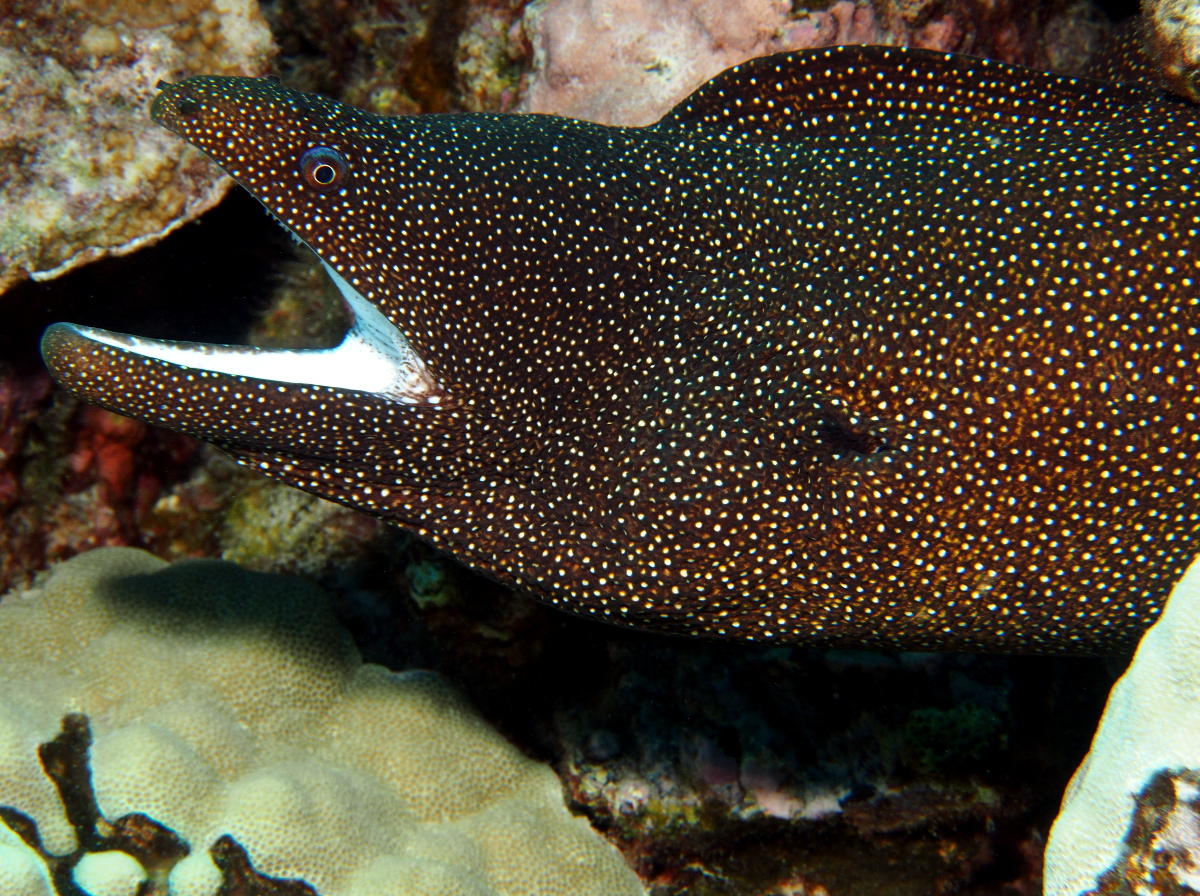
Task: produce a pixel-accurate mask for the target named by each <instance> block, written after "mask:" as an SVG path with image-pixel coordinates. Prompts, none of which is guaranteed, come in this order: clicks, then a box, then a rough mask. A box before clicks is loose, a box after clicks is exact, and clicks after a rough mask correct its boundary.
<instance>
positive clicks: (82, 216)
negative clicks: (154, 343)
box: [0, 0, 274, 292]
mask: <svg viewBox="0 0 1200 896" xmlns="http://www.w3.org/2000/svg"><path fill="white" fill-rule="evenodd" d="M273 52H274V46H273V44H272V41H271V35H270V32H269V31H268V29H267V26H266V22H265V20H264V19H263V18H262V14H261V13H260V12H259V9H258V4H257V3H255V2H252V0H219V2H217V0H146V2H135V0H123V2H117V3H110V2H103V0H51V2H44V0H17V2H15V3H7V4H5V7H4V12H3V15H2V16H0V81H2V82H3V84H4V90H3V91H0V118H3V119H4V123H5V124H4V128H3V132H2V133H0V183H3V184H4V193H3V202H2V203H0V292H3V291H4V290H5V289H7V288H8V287H10V286H12V285H13V284H15V283H17V282H19V281H21V280H23V279H25V278H26V277H31V276H32V277H34V278H37V279H48V278H51V277H55V276H58V275H59V274H62V273H64V272H66V271H68V270H70V269H71V268H73V267H76V266H78V265H80V264H83V263H85V262H88V261H91V260H94V259H96V258H100V257H102V256H105V255H119V254H124V253H126V252H131V251H133V250H135V249H137V248H139V247H141V246H144V245H147V244H148V243H151V242H153V241H155V240H157V239H159V238H160V237H162V236H163V235H164V234H166V233H168V232H170V231H171V230H173V229H174V228H176V227H178V226H179V225H181V224H183V223H185V222H186V221H189V220H192V219H193V218H195V217H196V216H198V215H199V214H201V213H202V212H204V211H205V210H206V209H209V208H211V207H212V206H213V205H215V204H216V203H217V202H218V201H219V200H220V199H221V197H223V196H224V195H225V193H226V191H227V190H228V188H229V185H230V184H229V181H228V179H227V178H226V177H224V176H223V175H222V174H221V172H220V171H219V170H218V169H216V168H214V167H213V166H212V165H211V164H210V163H209V162H208V161H207V160H206V159H205V158H204V157H203V156H202V155H201V154H200V153H197V152H196V151H195V150H194V149H192V148H191V147H188V146H186V145H184V144H181V143H180V142H179V141H178V140H174V139H171V138H169V137H166V138H164V135H163V134H162V132H161V131H160V130H158V129H156V128H153V127H151V126H149V123H148V122H147V121H146V117H145V112H144V110H145V108H146V106H147V104H148V103H149V102H150V100H151V99H152V98H153V96H154V85H155V84H156V83H157V82H158V80H159V79H161V78H176V77H180V76H183V75H186V74H188V73H190V72H195V71H210V72H214V73H217V72H219V73H222V74H227V75H257V74H262V73H263V72H264V71H265V70H266V66H267V63H268V62H269V61H270V58H271V55H272V53H273Z"/></svg>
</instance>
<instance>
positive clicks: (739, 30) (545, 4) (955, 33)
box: [520, 0, 1106, 125]
mask: <svg viewBox="0 0 1200 896" xmlns="http://www.w3.org/2000/svg"><path fill="white" fill-rule="evenodd" d="M523 26H524V29H525V31H526V33H527V34H528V35H529V40H530V41H531V43H532V47H533V53H534V56H533V64H532V71H531V73H530V76H529V78H528V81H527V84H526V89H525V93H524V96H523V98H522V100H521V104H520V108H521V109H523V110H524V111H527V112H545V113H553V114H558V115H567V116H570V117H573V118H584V119H587V120H589V121H597V122H601V123H604V124H622V125H644V124H650V123H652V122H654V121H657V120H658V119H659V118H660V117H661V116H662V115H663V113H665V112H666V111H667V110H668V109H670V108H671V107H672V106H674V105H675V104H676V103H678V102H679V101H680V100H682V99H683V98H684V97H685V96H687V95H688V94H689V93H691V92H692V91H693V90H695V89H696V88H697V87H699V86H700V85H701V84H703V83H704V82H705V81H707V80H708V79H710V78H711V77H713V76H714V75H716V74H717V73H719V72H721V71H724V70H725V69H727V68H730V67H731V66H734V65H738V64H739V63H742V62H745V61H746V60H747V59H751V58H753V57H756V56H765V55H768V54H770V53H782V52H786V51H789V50H800V49H807V48H812V47H826V46H833V45H836V44H892V45H897V46H914V47H925V48H928V49H933V50H947V51H954V52H962V53H971V54H973V55H976V56H989V57H993V58H996V59H1001V60H1003V61H1005V62H1019V63H1025V64H1029V65H1035V66H1039V67H1054V68H1056V69H1057V70H1060V71H1064V72H1067V73H1073V72H1077V71H1079V70H1080V69H1081V68H1082V67H1083V66H1084V65H1085V64H1086V62H1087V60H1088V58H1089V57H1090V55H1091V53H1092V52H1093V51H1094V49H1095V48H1096V46H1097V45H1098V44H1099V42H1100V40H1101V39H1102V38H1103V36H1104V33H1105V31H1106V23H1105V20H1104V16H1103V15H1102V14H1101V13H1100V12H1099V11H1098V10H1097V9H1096V8H1095V7H1094V6H1092V5H1090V4H1088V3H1074V4H1070V3H1064V4H1057V3H1052V4H1047V5H1045V6H1036V5H1034V4H1028V3H1024V2H1020V0H1004V2H998V3H984V2H975V0H956V2H945V3H943V2H927V0H911V2H901V0H876V2H874V3H869V2H858V0H835V2H832V3H813V4H809V5H808V6H807V7H806V6H805V5H804V4H796V3H788V2H776V0H738V2H736V3H727V2H713V0H669V2H658V0H536V2H534V3H531V4H530V6H529V7H528V9H527V10H526V13H525V17H524V21H523Z"/></svg>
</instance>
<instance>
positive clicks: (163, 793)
mask: <svg viewBox="0 0 1200 896" xmlns="http://www.w3.org/2000/svg"><path fill="white" fill-rule="evenodd" d="M66 713H84V714H86V715H87V717H88V718H89V719H90V722H91V727H92V731H93V733H94V736H95V740H94V743H93V746H92V749H91V766H92V782H93V785H94V789H95V793H96V797H97V800H98V803H99V809H100V811H101V812H102V813H103V815H104V816H105V817H106V818H108V819H117V818H119V817H121V816H125V815H127V814H128V813H134V812H138V813H143V814H145V815H147V816H149V817H150V818H152V819H154V820H155V821H157V822H159V823H161V824H163V825H166V826H167V827H169V828H171V829H172V830H173V831H175V832H176V833H177V834H178V835H179V836H180V837H182V838H183V839H184V840H185V841H186V842H187V844H188V845H189V846H190V849H191V853H190V855H188V856H187V857H186V858H184V859H182V860H181V861H179V862H178V864H175V865H174V867H173V868H171V870H170V876H169V885H170V892H171V893H172V894H173V896H202V894H203V896H212V894H215V893H216V892H217V890H218V888H219V887H220V885H221V877H220V872H219V871H218V868H217V866H216V865H215V864H214V862H213V859H212V856H211V854H210V849H211V848H212V846H213V844H214V843H216V842H217V841H218V838H221V837H223V836H224V835H232V837H233V838H234V839H235V840H236V841H237V843H239V844H241V846H243V847H244V848H245V850H246V852H247V853H248V855H249V858H250V860H251V862H252V863H253V865H254V868H255V869H256V870H257V871H258V872H260V873H262V874H266V875H270V876H273V877H279V878H295V879H300V880H303V881H305V882H307V883H309V884H311V885H312V886H313V887H314V888H315V889H316V890H317V892H318V893H320V894H321V896H342V894H344V896H367V894H371V896H391V894H395V896H401V894H404V896H417V894H430V896H432V894H438V896H451V894H454V896H460V894H461V896H501V894H503V896H510V894H511V896H517V894H530V896H532V894H538V896H553V894H559V893H562V894H568V893H569V894H572V896H575V894H578V896H586V894H596V896H620V894H637V893H641V892H642V888H641V885H640V884H639V882H638V880H637V878H636V877H635V875H634V874H633V872H632V871H630V870H629V868H628V867H627V866H626V865H625V863H624V861H623V860H622V859H621V857H620V855H619V854H618V853H617V852H616V850H615V849H614V848H613V847H612V846H610V845H609V844H608V843H606V842H605V841H603V840H602V839H601V838H600V837H599V836H598V835H596V834H595V832H593V831H592V830H591V828H590V827H589V826H588V824H587V822H586V821H584V820H583V819H579V818H574V817H572V816H571V815H570V814H569V813H568V812H567V810H566V808H565V806H564V803H563V795H562V790H561V786H560V784H559V781H558V779H557V778H556V777H555V775H554V774H553V772H552V771H551V770H550V769H549V768H548V767H547V766H545V765H542V764H540V763H537V762H534V761H532V760H530V759H527V758H525V757H524V756H522V755H521V754H520V753H519V752H518V751H517V750H516V749H515V748H513V747H512V746H511V745H510V744H509V743H508V742H507V741H505V740H504V739H503V738H502V737H501V736H500V735H499V734H498V733H497V732H496V731H495V730H494V729H492V728H491V727H490V726H489V725H488V724H487V723H486V722H485V721H484V720H483V719H482V718H481V717H480V716H479V715H477V714H476V713H475V712H474V711H473V710H472V708H471V707H470V706H468V705H467V704H466V703H465V702H464V701H463V700H462V699H461V698H460V697H459V696H458V695H457V694H456V693H455V692H454V691H453V690H452V689H451V688H450V687H449V686H447V684H445V683H444V682H443V680H442V679H440V678H439V677H438V676H436V675H433V674H430V673H425V672H408V673H403V674H395V673H392V672H389V671H388V670H386V669H384V668H382V667H379V666H374V665H365V664H363V663H362V662H361V660H360V659H359V656H358V653H357V651H356V649H355V647H354V645H353V644H352V643H351V641H350V639H349V636H348V635H347V634H346V633H345V631H344V630H342V629H341V628H340V627H339V626H338V624H337V622H336V621H335V620H334V618H333V616H332V614H331V612H330V610H329V608H328V606H327V604H326V602H325V599H324V597H323V595H322V593H321V592H320V591H319V590H317V589H316V588H314V587H313V586H310V585H308V584H306V583H304V582H301V581H299V580H296V579H290V578H286V577H282V576H275V575H266V574H262V573H253V572H248V571H246V570H243V569H241V568H240V567H237V566H235V565H232V564H228V563H223V562H219V561H185V562H182V563H178V564H175V565H171V566H168V565H167V564H166V563H164V562H162V561H160V560H157V559H155V558H154V557H152V556H150V555H149V554H147V553H145V552H142V551H139V550H134V549H131V548H105V549H101V550H96V551H92V552H90V553H87V554H83V555H80V556H79V557H76V558H75V559H73V560H71V561H69V562H67V563H64V564H62V565H61V566H59V567H57V568H56V569H55V570H54V571H53V573H52V574H51V575H50V576H49V578H48V579H47V580H46V581H45V582H44V583H43V584H42V585H41V587H39V588H35V589H33V590H30V591H26V592H22V593H13V594H10V595H8V596H6V597H5V599H4V600H3V601H0V806H7V807H11V808H14V809H16V810H18V811H19V812H22V813H24V814H25V815H28V816H29V817H31V818H32V819H33V820H34V821H36V823H37V826H38V830H39V832H40V834H41V836H42V838H43V841H44V843H45V846H46V848H47V850H48V851H49V852H51V853H59V854H61V853H65V852H69V851H71V850H72V849H73V848H75V845H76V844H75V835H74V833H73V829H72V827H71V825H70V824H69V823H68V821H67V819H66V817H65V815H64V812H63V809H62V806H61V804H60V802H59V800H58V797H57V792H56V790H55V788H54V786H53V785H52V784H51V783H50V781H49V780H48V779H47V777H46V775H45V774H44V773H43V772H42V769H41V767H40V766H39V763H38V759H37V752H36V750H37V745H38V744H40V743H45V742H47V741H49V740H50V739H52V738H53V737H54V735H55V732H56V731H57V730H58V727H59V723H60V720H61V719H62V717H63V716H64V714H66ZM3 831H4V826H3V825H0V832H3ZM5 833H7V832H5ZM6 849H7V850H12V851H13V854H14V855H16V854H17V853H19V851H20V849H21V846H20V843H19V842H14V838H12V837H7V839H5V838H3V837H0V851H3V850H6ZM26 864H28V863H26ZM22 873H23V874H25V875H26V876H27V877H29V886H32V887H36V886H37V884H36V883H35V882H34V879H35V873H34V871H24V872H22ZM83 877H84V878H86V875H83ZM80 879H81V878H80V876H79V875H77V876H76V880H77V881H79V880H80ZM29 892H35V891H34V890H30V891H29Z"/></svg>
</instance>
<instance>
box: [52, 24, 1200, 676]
mask: <svg viewBox="0 0 1200 896" xmlns="http://www.w3.org/2000/svg"><path fill="white" fill-rule="evenodd" d="M153 114H154V117H155V118H156V119H157V120H158V121H159V122H160V123H162V124H163V125H165V126H166V127H168V128H170V129H171V130H173V131H175V132H176V133H178V134H180V135H181V136H182V137H184V138H185V139H187V140H189V141H191V142H192V143H194V144H195V145H196V146H198V147H200V148H201V149H202V150H204V151H205V152H206V153H208V155H210V156H211V157H212V158H213V159H214V160H216V162H217V163H218V164H220V165H221V166H222V167H223V168H224V169H225V170H226V171H227V172H229V174H231V175H232V176H233V177H234V178H235V179H236V180H237V181H238V182H239V183H240V184H242V185H243V186H244V187H245V188H246V189H247V190H249V191H250V192H251V193H252V194H253V195H254V196H256V197H257V198H258V199H259V200H260V201H261V202H262V203H263V205H265V206H266V207H267V208H268V209H269V210H270V211H271V212H272V213H273V214H274V215H275V216H276V217H277V218H278V219H279V220H280V221H281V222H282V223H283V224H284V225H285V226H286V227H287V228H288V229H289V230H290V231H291V232H292V233H293V234H294V235H295V236H296V237H297V238H298V239H300V240H302V241H303V242H304V243H305V244H307V245H308V246H309V247H311V248H312V249H313V250H314V251H315V252H316V253H317V254H318V255H319V256H320V257H321V259H322V260H323V262H324V263H325V265H326V266H327V268H328V269H329V270H330V272H331V274H333V275H334V277H335V280H336V281H337V282H338V283H339V286H340V287H341V288H342V291H343V294H344V295H345V296H346V298H347V300H348V301H349V302H350V304H351V306H352V308H353V309H354V311H355V315H356V323H355V326H354V328H353V329H352V330H351V332H350V333H349V334H348V335H347V337H346V340H345V341H344V342H343V344H342V345H341V346H339V348H338V349H336V350H329V351H325V352H285V351H274V352H271V351H257V350H249V349H238V348H229V347H219V346H203V345H184V344H176V343H161V342H156V341H154V340H148V339H140V338H137V337H132V336H125V335H122V334H115V333H109V332H106V331H99V330H94V329H88V328H83V327H76V326H72V325H67V324H60V325H55V327H53V328H51V329H50V330H49V331H48V332H47V334H46V336H45V339H44V343H43V348H44V356H45V358H46V361H47V363H48V364H49V366H50V368H51V370H52V371H53V373H54V375H55V376H56V377H57V378H58V380H59V382H60V383H62V384H63V385H64V386H65V387H66V388H67V389H69V390H70V391H72V392H73V393H75V394H77V395H79V396H81V397H82V398H84V399H86V400H88V401H91V402H95V403H98V404H101V405H103V406H105V407H108V408H111V409H113V410H115V411H118V412H119V413H122V414H127V415H130V416H133V417H137V418H139V419H142V420H146V421H149V422H152V423H155V424H158V425H162V426H166V427H170V428H173V429H177V430H180V431H183V432H187V433H191V434H193V435H196V436H198V437H200V438H202V439H207V440H209V441H211V442H213V443H215V444H217V445H219V446H221V447H222V448H224V449H225V450H227V451H228V452H230V453H231V454H232V455H233V456H234V457H236V458H238V459H239V460H241V461H242V462H244V463H247V464H250V465H253V466H254V467H256V468H259V469H261V470H262V471H263V472H264V473H265V474H267V475H268V476H273V477H275V478H277V479H280V480H282V481H284V482H287V483H290V484H292V485H294V486H296V487H298V488H301V489H304V490H306V491H310V492H313V493H315V494H318V495H321V496H323V497H326V498H329V499H332V500H335V501H340V502H342V503H344V504H347V505H350V506H352V507H357V508H361V509H362V510H365V511H367V512H369V513H372V514H376V515H378V516H380V517H383V518H385V519H387V520H390V521H392V522H394V523H396V524H398V525H400V526H402V527H404V528H405V529H407V530H409V531H411V532H413V533H415V534H417V535H418V536H420V537H421V538H424V539H426V540H428V541H429V542H431V543H433V544H435V545H437V546H438V547H440V548H441V549H443V550H445V551H447V552H448V553H450V554H452V555H454V556H455V557H457V558H458V559H460V560H461V561H463V562H464V563H466V564H467V565H469V566H472V567H474V568H476V569H478V570H481V571H483V572H484V573H486V574H488V575H490V576H492V577H494V578H495V579H498V580H500V581H501V582H504V583H507V584H509V585H512V586H515V587H519V588H521V589H523V590H525V591H526V592H528V593H531V594H533V595H534V596H536V597H538V598H540V599H542V600H545V601H549V602H551V603H553V604H555V605H557V606H559V607H562V608H564V609H568V610H573V611H575V612H578V613H583V614H587V615H590V616H594V617H598V618H602V619H606V620H610V621H613V622H618V623H624V624H629V625H636V626H642V627H646V628H651V629H656V630H660V631H666V632H676V633H686V634H701V635H711V636H725V637H735V638H743V639H758V640H772V641H776V642H808V643H824V644H841V645H858V646H876V647H904V648H918V649H973V650H998V651H1066V652H1088V651H1105V650H1116V649H1121V648H1123V647H1125V646H1127V645H1130V644H1132V643H1133V641H1134V640H1135V639H1136V638H1137V636H1138V635H1139V634H1140V632H1141V631H1142V630H1143V629H1144V628H1145V627H1146V626H1147V625H1148V624H1150V623H1151V622H1152V621H1153V620H1154V618H1155V616H1156V614H1157V613H1158V611H1159V609H1160V607H1161V606H1162V603H1163V601H1164V600H1165V597H1166V595H1167V593H1168V592H1169V590H1170V589H1171V587H1172V585H1173V584H1174V583H1175V581H1176V580H1177V579H1178V578H1179V577H1180V575H1181V574H1182V572H1183V570H1184V568H1185V567H1186V565H1187V564H1188V562H1189V561H1190V559H1191V558H1192V556H1193V555H1194V554H1195V553H1196V552H1197V549H1198V546H1200V542H1198V521H1200V488H1198V486H1197V481H1196V480H1197V474H1198V473H1200V463H1198V462H1197V452H1198V451H1200V429H1198V427H1197V422H1196V414H1197V412H1198V411H1200V396H1198V394H1197V391H1196V389H1197V384H1198V383H1200V376H1198V368H1200V336H1198V335H1197V327H1198V326H1200V309H1198V303H1200V289H1198V287H1197V277H1198V276H1200V272H1198V265H1200V254H1198V250H1200V237H1198V235H1197V234H1198V221H1200V204H1198V203H1197V198H1196V190H1197V186H1198V184H1200V177H1198V176H1197V171H1198V166H1200V155H1198V152H1200V127H1198V122H1200V116H1198V114H1197V110H1196V109H1195V108H1193V107H1191V106H1190V105H1187V104H1186V103H1183V102H1182V101H1178V100H1175V99H1172V98H1169V97H1167V96H1165V95H1164V94H1161V93H1159V92H1157V91H1155V90H1152V89H1148V88H1144V87H1139V86H1132V85H1119V84H1111V83H1105V82H1100V81H1090V80H1071V79H1065V78H1060V77H1055V76H1053V75H1048V74H1042V73H1039V72H1035V71H1031V70H1026V69H1021V68H1016V67H1012V66H1007V65H1004V64H1000V63H995V62H987V61H983V60H979V59H973V58H968V57H961V56H953V55H944V54H938V53H932V52H926V51H920V50H904V49H896V48H883V47H840V48H833V49H828V50H818V51H808V52H801V53H796V54H790V55H784V56H775V57H768V58H765V59H759V60H755V61H753V62H749V63H747V64H745V65H743V66H740V67H738V68H735V69H732V70H730V71H728V72H725V73H724V74H722V75H720V76H718V77H717V78H716V79H714V80H713V81H711V82H709V83H708V84H707V85H705V86H704V87H703V88H701V89H700V90H699V91H698V92H697V93H695V94H693V95H692V96H691V97H690V98H688V99H687V100H686V101H684V102H683V103H682V104H681V105H680V106H678V107H677V108H676V109H674V110H673V111H672V112H671V113H669V114H668V115H667V116H666V117H664V118H663V119H662V120H661V121H659V122H658V123H657V124H655V125H653V126H650V127H645V128H636V129H633V128H630V129H623V128H614V127H604V126H599V125H595V124H589V123H585V122H580V121H572V120H568V119H561V118H555V117H548V116H520V115H492V114H464V115H429V116H419V117H411V118H382V117H378V116H375V115H371V114H368V113H366V112H363V111H360V110H356V109H353V108H350V107H347V106H344V105H340V104H338V103H336V102H333V101H331V100H328V99H324V98H321V97H318V96H311V95H305V94H301V93H298V92H295V91H292V90H290V89H287V88H285V87H283V86H281V85H280V84H279V83H278V82H276V81H271V80H251V79H239V78H219V77H197V78H190V79H188V80H186V81H183V82H182V83H180V84H177V85H168V86H165V87H164V88H163V90H162V92H161V94H160V96H159V98H158V99H157V101H156V103H155V106H154V110H153ZM214 263H217V262H216V261H215V260H214Z"/></svg>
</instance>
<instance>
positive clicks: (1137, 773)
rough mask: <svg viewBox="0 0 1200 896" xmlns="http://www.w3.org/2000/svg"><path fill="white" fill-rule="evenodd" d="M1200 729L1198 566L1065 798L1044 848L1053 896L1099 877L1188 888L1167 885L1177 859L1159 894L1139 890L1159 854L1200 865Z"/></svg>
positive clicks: (1137, 658)
mask: <svg viewBox="0 0 1200 896" xmlns="http://www.w3.org/2000/svg"><path fill="white" fill-rule="evenodd" d="M1198 731H1200V562H1193V563H1192V566H1191V568H1190V569H1189V570H1188V572H1187V574H1186V575H1185V576H1184V577H1183V579H1182V580H1181V581H1180V582H1179V584H1177V585H1176V586H1175V588H1174V590H1173V591H1172V592H1171V597H1170V599H1169V600H1168V601H1167V605H1166V607H1164V608H1163V612H1162V616H1160V617H1159V620H1158V622H1156V623H1155V624H1154V625H1153V626H1151V627H1150V629H1149V630H1148V631H1147V632H1146V634H1145V635H1144V636H1143V637H1142V640H1141V643H1140V644H1139V645H1138V649H1137V653H1136V654H1134V657H1133V662H1132V663H1131V664H1130V666H1129V669H1128V671H1126V673H1125V675H1124V676H1122V678H1121V679H1120V681H1118V682H1117V683H1116V684H1115V685H1114V686H1113V689H1112V693H1111V694H1110V695H1109V698H1108V705H1107V706H1106V707H1105V709H1104V716H1103V718H1102V719H1101V720H1100V726H1099V728H1098V729H1097V730H1096V736H1095V738H1094V739H1093V740H1092V747H1091V750H1090V751H1089V752H1088V754H1087V757H1086V758H1085V759H1084V760H1083V763H1082V764H1081V765H1080V766H1079V770H1078V771H1077V772H1076V773H1075V776H1074V778H1072V779H1071V783H1070V786H1069V787H1068V788H1067V792H1066V794H1065V795H1064V796H1063V804H1062V811H1061V813H1060V814H1059V816H1058V818H1057V819H1056V820H1055V822H1054V829H1053V831H1052V832H1051V835H1050V841H1049V843H1048V844H1047V847H1046V896H1077V894H1080V893H1084V892H1090V891H1091V890H1092V889H1093V888H1094V887H1096V886H1097V883H1098V881H1099V882H1101V883H1102V886H1101V888H1100V890H1101V892H1105V893H1108V892H1112V893H1117V892H1131V890H1130V889H1129V888H1130V887H1133V890H1132V892H1156V893H1157V892H1163V893H1166V892H1182V891H1180V890H1172V889H1170V888H1169V887H1168V886H1167V885H1166V883H1167V879H1168V872H1169V870H1170V869H1169V868H1167V867H1166V865H1168V864H1169V863H1165V864H1164V865H1163V867H1161V868H1160V869H1159V872H1160V876H1159V878H1158V882H1157V884H1156V886H1157V887H1158V889H1154V890H1145V889H1141V888H1139V887H1138V884H1139V882H1140V881H1139V877H1140V875H1141V874H1142V872H1144V871H1146V866H1147V863H1150V864H1153V861H1152V860H1153V853H1154V851H1155V850H1156V849H1158V850H1160V851H1161V850H1163V849H1169V850H1173V851H1174V852H1175V853H1177V856H1176V858H1177V859H1178V860H1179V862H1182V863H1183V865H1184V866H1187V865H1188V864H1191V866H1192V867H1200V837H1198V836H1197V835H1196V830H1197V829H1196V826H1195V824H1194V822H1192V821H1191V820H1190V819H1192V818H1193V817H1194V816H1195V814H1196V810H1195V808H1194V806H1193V805H1192V804H1194V803H1195V802H1196V800H1197V794H1198V793H1200V791H1198V790H1197V787H1196V782H1197V780H1198V779H1197V772H1198V771H1200V738H1197V732H1198ZM1172 818H1175V821H1172V820H1171V819H1172ZM1151 822H1153V823H1151ZM1185 860H1186V861H1185ZM1139 869H1140V870H1139ZM1172 873H1173V872H1172ZM1189 873H1194V872H1189ZM1102 878H1104V879H1108V881H1107V883H1103V881H1102ZM1194 883H1195V881H1194V879H1192V880H1191V881H1190V882H1188V886H1194Z"/></svg>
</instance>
